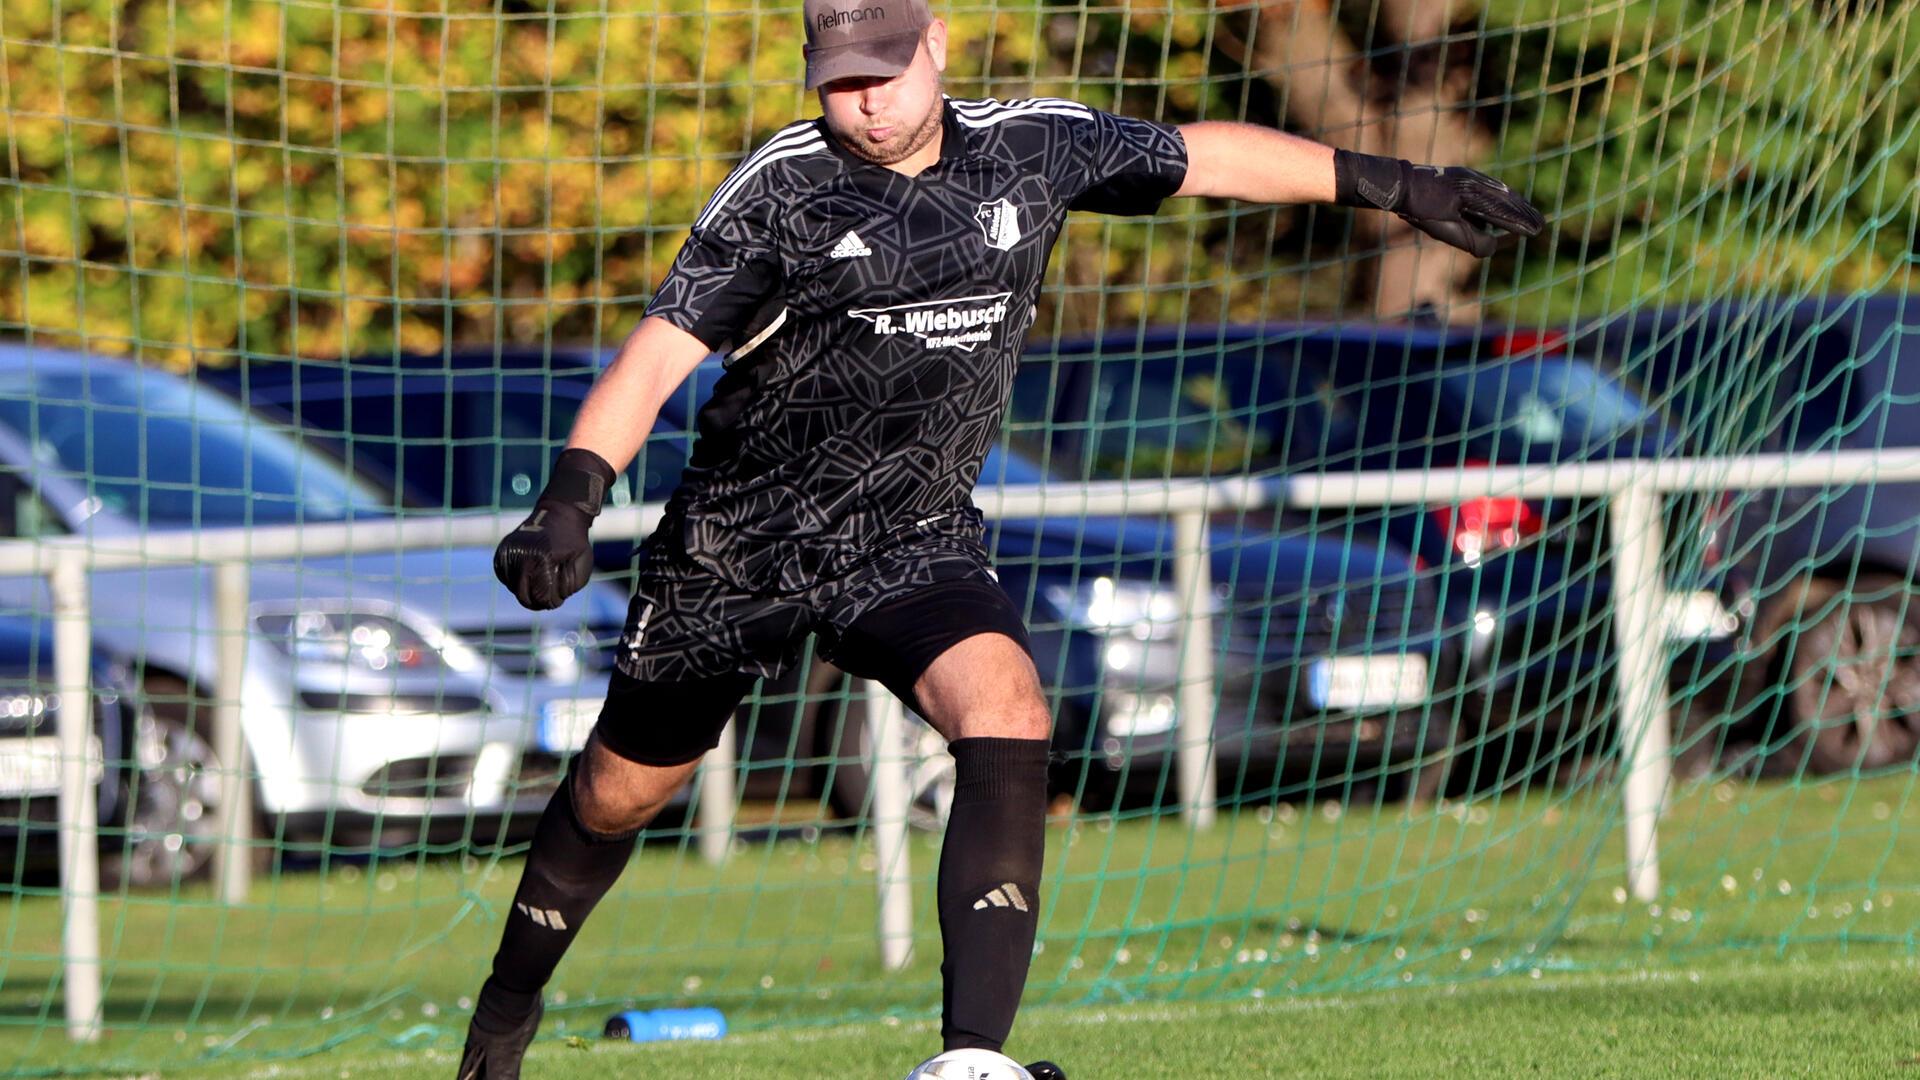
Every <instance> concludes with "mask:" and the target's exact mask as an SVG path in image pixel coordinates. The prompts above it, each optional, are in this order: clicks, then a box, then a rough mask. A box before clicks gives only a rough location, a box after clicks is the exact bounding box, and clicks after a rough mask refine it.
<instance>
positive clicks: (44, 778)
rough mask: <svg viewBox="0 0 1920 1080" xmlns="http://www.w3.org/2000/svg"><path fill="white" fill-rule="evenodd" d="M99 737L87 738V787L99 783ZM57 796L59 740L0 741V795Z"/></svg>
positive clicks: (100, 756)
mask: <svg viewBox="0 0 1920 1080" xmlns="http://www.w3.org/2000/svg"><path fill="white" fill-rule="evenodd" d="M102 756H103V755H102V754H101V750H100V737H99V736H98V735H89V736H87V783H89V784H97V783H99V782H100V776H101V771H102V768H103V762H102V760H101V759H102ZM59 793H60V740H59V738H58V737H56V736H52V735H35V736H29V737H27V738H24V739H0V795H28V796H31V795H57V794H59Z"/></svg>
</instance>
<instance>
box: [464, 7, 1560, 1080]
mask: <svg viewBox="0 0 1920 1080" xmlns="http://www.w3.org/2000/svg"><path fill="white" fill-rule="evenodd" d="M805 18H806V22H807V46H806V66H807V86H808V87H809V88H813V89H817V90H818V92H819V99H820V104H821V108H822V111H823V113H824V115H823V116H822V117H821V118H820V119H819V120H809V121H801V122H798V123H794V124H790V125H788V126H787V127H785V128H783V129H781V130H780V131H779V132H778V133H777V134H775V135H774V136H773V137H772V138H770V139H769V140H767V142H766V143H765V144H764V145H762V146H761V147H760V148H759V149H758V150H756V151H755V152H754V153H753V154H751V155H750V156H749V157H748V158H747V159H746V160H745V161H743V162H742V163H741V164H740V166H739V167H738V168H736V169H735V170H734V171H733V173H732V174H731V175H730V176H728V177H727V179H726V180H725V181H723V182H722V183H721V184H720V186H719V188H718V189H717V190H716V191H715V192H714V194H713V197H712V199H711V201H709V202H708V203H707V205H706V208H705V209H704V210H703V211H702V212H701V214H700V216H699V218H698V219H697V220H696V221H695V222H694V225H693V230H692V235H691V236H689V237H688V239H687V241H686V244H685V245H684V246H683V247H682V248H681V249H680V252H679V254H678V256H677V258H676V259H675V261H674V263H673V266H672V268H671V270H670V271H669V272H668V274H667V276H666V279H665V281H663V282H662V283H661V285H660V288H659V290H658V291H657V292H656V293H655V294H654V297H653V300H652V302H651V304H650V305H649V306H648V308H647V312H646V317H645V318H644V319H643V320H642V322H641V324H640V325H639V327H638V328H636V329H635V331H634V332H633V334H632V336H631V337H629V338H628V339H627V341H626V342H625V343H624V344H623V345H622V347H621V349H620V350H619V354H618V356H617V357H616V358H615V359H614V361H613V363H612V365H611V366H609V367H608V369H607V370H606V371H605V372H604V373H603V374H602V375H601V377H600V380H599V382H598V384H597V385H595V387H594V388H593V391H592V393H591V395H590V396H589V397H588V398H587V400H586V402H585V403H584V405H583V407H582V408H581V411H580V415H579V418H578V420H577V421H576V423H575V424H574V427H573V431H572V434H571V437H570V438H569V439H568V443H567V448H566V449H565V450H564V451H563V452H562V453H561V454H560V457H559V460H558V461H557V462H556V463H555V465H554V468H553V473H552V477H551V479H550V481H549V483H548V484H547V487H546V489H545V491H544V492H543V493H542V495H541V497H540V500H539V502H538V504H537V506H536V509H535V510H534V513H533V515H532V516H531V517H529V518H528V519H527V520H526V522H525V523H524V524H523V525H521V526H520V528H519V529H517V530H515V531H514V532H513V533H512V534H510V535H509V536H508V537H507V538H506V539H505V540H503V541H502V542H501V544H500V548H499V551H498V552H497V554H496V557H495V570H496V572H497V573H498V575H499V577H500V579H501V581H503V582H504V583H506V585H507V587H508V588H510V589H511V590H512V591H513V594H514V596H515V597H517V598H518V599H519V601H520V603H522V604H524V605H526V606H527V607H530V608H536V609H539V608H550V607H553V606H555V605H557V604H559V603H560V602H561V601H562V600H563V599H564V598H565V597H566V596H567V595H568V594H570V593H572V592H573V591H574V590H576V589H579V588H580V587H581V586H583V585H584V584H585V583H586V581H587V576H588V573H589V571H590V569H591V565H592V562H591V556H590V554H589V548H588V541H587V529H588V526H589V524H590V523H591V522H592V520H593V518H594V516H595V515H596V514H597V513H599V511H600V508H601V503H602V500H603V498H604V497H605V494H606V491H607V488H608V487H609V486H610V485H611V484H612V483H613V481H614V477H615V476H616V474H617V473H618V472H619V471H620V470H621V469H623V468H625V467H626V465H627V463H628V462H629V461H630V460H631V459H632V458H633V456H634V455H635V453H636V452H638V450H639V448H640V445H641V443H642V441H643V440H644V439H645V437H646V435H647V433H648V431H649V430H650V429H651V428H652V426H653V423H654V419H655V415H656V412H657V410H658V408H659V406H660V404H661V402H662V401H663V400H664V399H665V398H666V397H667V395H668V394H669V393H671V392H672V391H673V390H674V388H675V387H677V386H678V385H679V384H680V383H681V381H682V380H683V379H684V378H685V377H686V376H687V374H688V373H689V372H691V371H692V370H693V368H694V367H695V365H697V364H699V363H700V361H701V360H702V359H703V358H704V357H706V356H707V355H709V354H710V353H713V352H721V353H724V354H726V356H727V359H726V373H725V374H724V376H723V377H722V378H721V380H720V381H719V383H718V384H717V386H716V387H715V389H714V392H713V396H712V399H711V400H710V401H709V402H708V403H707V404H706V405H705V407H704V408H703V409H702V411H701V413H700V416H699V423H698V428H699V438H698V440H697V442H696V444H695V446H694V450H693V456H692V460H691V462H690V464H689V466H688V468H687V471H686V474H685V478H684V480H683V481H682V483H681V486H680V488H679V489H678V490H677V491H676V492H675V493H674V495H673V497H672V498H671V500H669V502H668V504H667V510H666V517H665V519H664V521H663V522H662V524H661V526H660V527H659V529H658V530H657V531H655V532H654V533H653V535H652V536H651V537H649V538H648V539H647V540H646V541H645V542H644V543H643V544H642V545H641V549H640V561H639V564H638V571H639V572H638V578H637V582H636V585H635V590H634V595H633V602H632V608H631V611H630V613H629V615H628V619H627V624H626V628H625V633H624V635H623V637H622V639H621V642H620V649H619V662H618V671H617V672H616V673H615V675H614V677H613V682H612V685H611V687H610V688H609V690H608V692H607V700H606V705H605V707H604V709H603V710H602V712H601V714H600V718H599V722H598V724H597V725H596V727H595V728H594V730H593V733H592V735H591V737H590V738H589V739H588V741H587V745H586V747H585V749H584V750H583V751H582V753H581V754H580V755H579V757H578V758H576V759H575V762H574V766H573V769H572V772H571V773H570V774H569V776H568V779H567V781H566V782H565V783H562V784H561V786H560V788H559V790H558V791H557V792H556V793H555V794H554V796H553V799H552V801H551V803H550V804H549V805H548V807H547V810H546V813H545V814H544V815H543V816H542V817H541V819H540V822H539V825H538V828H537V830H536V832H535V835H534V839H533V845H532V849H531V851H530V852H529V853H528V856H527V863H526V867H525V870H524V871H523V874H522V876H521V880H520V884H519V891H518V892H517V893H516V894H515V897H514V904H513V907H512V909H511V910H509V911H508V913H507V916H506V919H507V924H506V929H505V932H504V934H503V936H502V941H501V943H500V948H499V951H498V953H497V954H496V955H495V957H494V960H493V970H492V974H491V976H490V977H489V978H488V979H487V980H486V983H485V985H484V986H483V987H482V989H481V991H480V995H479V998H478V1001H477V1003H476V1005H475V1008H474V1016H473V1020H472V1025H471V1028H470V1030H469V1035H468V1041H467V1045H466V1050H465V1053H464V1055H463V1059H462V1061H461V1065H460V1073H459V1075H460V1076H461V1077H462V1078H505V1077H515V1076H518V1075H519V1068H520V1060H521V1057H522V1055H523V1054H524V1052H525V1049H526V1046H527V1044H528V1043H529V1041H531V1039H532V1038H533V1034H534V1032H535V1030H536V1028H537V1027H538V1025H539V1022H540V1014H541V1004H540V1000H541V999H540V995H541V988H542V987H543V986H545V985H546V983H547V980H548V978H549V977H550V976H551V975H552V973H553V970H554V966H555V965H556V964H557V963H559V960H560V957H561V956H562V954H564V953H565V952H566V949H567V946H568V944H569V943H570V942H571V941H572V940H573V938H574V935H575V934H577V933H578V932H579V930H580V926H581V924H582V923H584V922H585V921H586V918H587V915H588V913H589V912H591V911H592V910H593V907H594V904H595V903H597V902H598V901H599V899H600V897H601V896H603V895H604V894H605V893H606V892H607V890H608V889H609V888H611V887H612V885H613V883H614V880H615V879H616V878H618V877H619V876H620V872H621V869H622V868H623V867H624V866H625V865H626V863H627V860H628V858H629V856H630V855H631V853H632V851H633V848H634V837H635V835H636V834H637V833H638V832H639V830H640V829H641V827H642V826H644V825H645V824H646V823H647V822H648V820H650V819H651V818H652V817H653V816H654V814H655V813H656V812H657V811H658V810H659V809H660V808H661V807H662V806H663V805H665V804H666V803H667V801H668V800H669V799H670V798H671V797H672V796H673V795H674V794H675V793H676V792H677V791H678V790H679V789H680V787H681V786H682V785H684V784H685V783H686V782H687V780H688V778H689V777H690V776H691V775H692V774H693V771H694V767H695V764H696V763H697V762H698V761H699V759H700V757H701V755H702V754H704V753H705V752H706V751H708V750H709V749H712V748H713V747H714V746H715V745H716V743H717V742H718V740H719V738H720V735H721V731H722V728H723V727H724V725H725V724H726V722H727V719H728V718H729V717H730V716H731V715H732V713H733V711H734V709H735V707H736V706H737V705H738V704H739V702H740V701H741V699H742V698H743V697H744V696H745V695H746V694H747V693H748V692H749V691H750V690H751V689H752V687H753V685H754V682H755V680H757V679H759V678H761V677H763V676H772V675H775V674H778V673H779V672H780V671H781V670H782V669H783V668H785V667H787V666H788V665H791V664H792V663H794V662H795V660H796V658H797V656H798V654H799V651H800V648H801V645H802V644H803V643H804V640H805V638H806V636H807V635H808V634H814V635H817V637H818V650H819V652H820V654H821V655H822V656H824V657H826V658H827V659H829V660H831V661H832V662H834V663H835V664H837V665H839V666H840V667H841V668H843V669H844V670H846V671H848V672H850V673H852V674H854V675H857V676H860V677H863V678H873V679H878V680H880V681H881V682H882V683H883V684H885V685H886V686H887V688H888V689H889V690H891V691H892V692H893V693H895V694H897V695H898V696H899V697H900V698H901V699H903V700H904V701H905V702H907V704H908V705H910V706H911V707H912V708H913V709H914V710H915V711H916V712H917V713H919V714H920V715H921V716H923V717H925V718H926V720H927V722H928V723H930V724H931V725H933V727H934V728H935V729H936V730H938V731H939V732H940V733H941V734H942V735H943V736H945V737H946V738H947V739H948V740H949V743H948V745H949V748H950V749H951V751H952V753H953V759H954V764H955V771H956V776H955V793H954V798H953V805H952V812H951V816H950V818H949V819H948V824H947V833H946V842H945V845H944V847H943V848H942V851H941V855H940V866H939V878H938V884H937V894H938V911H939V920H940V933H941V939H942V942H943V944H944V948H945V962H944V963H943V965H942V966H941V970H940V974H941V982H942V985H943V988H944V994H943V998H942V1006H943V1013H942V1016H943V1022H942V1027H941V1037H942V1040H943V1042H944V1044H945V1048H947V1049H957V1048H961V1047H981V1048H986V1049H991V1050H996V1051H997V1050H999V1049H1000V1047H1001V1045H1002V1043H1003V1042H1004V1041H1005V1040H1006V1038H1007V1034H1008V1032H1009V1030H1010V1029H1011V1028H1012V1025H1013V1018H1014V1012H1015V1009H1016V1008H1017V1007H1018V1005H1019V1002H1020V993H1021V989H1022V987H1023V986H1024V985H1025V982H1026V977H1027V965H1028V961H1029V959H1030V957H1031V955H1032V951H1033V940H1034V932H1035V928H1036V926H1037V923H1038V917H1039V910H1038V901H1039V897H1040V872H1041V856H1042V853H1043V850H1044V846H1045V845H1044V836H1045V812H1046V787H1047V761H1048V732H1049V730H1050V725H1051V717H1050V716H1049V713H1048V710H1047V706H1046V704H1045V702H1044V700H1043V698H1042V696H1041V690H1040V682H1039V679H1038V678H1037V676H1036V674H1035V671H1034V665H1033V662H1032V660H1031V658H1030V656H1029V650H1028V646H1027V636H1026V631H1025V628H1024V627H1023V625H1022V623H1021V618H1020V613H1019V611H1018V610H1017V609H1016V608H1015V606H1014V605H1013V604H1012V603H1011V602H1010V601H1009V599H1008V597H1007V595H1006V594H1005V593H1004V592H1002V591H1001V589H1000V588H999V587H998V585H997V582H996V578H995V577H994V573H993V570H992V567H991V565H990V563H989V560H988V556H987V552H986V549H985V547H984V545H983V532H984V529H983V525H982V520H981V516H980V514H979V512H978V511H977V510H975V509H974V508H973V506H972V502H971V498H970V495H971V492H972V490H973V486H974V482H975V479H976V478H977V476H978V474H979V470H980V465H981V461H982V459H983V458H984V456H985V454H986V452H987V448H988V446H989V445H991V444H992V442H993V441H994V439H995V437H996V436H997V435H998V434H999V431H1000V419H1001V413H1002V411H1003V410H1004V408H1005V407H1006V402H1007V397H1008V394H1009V392H1010V387H1011V384H1012V380H1013V375H1014V368H1015V365H1016V364H1018V363H1019V359H1020V352H1021V347H1022V343H1023V342H1024V340H1025V338H1026V333H1027V329H1028V327H1029V325H1030V324H1031V322H1032V320H1033V317H1034V306H1033V304H1034V298H1035V296H1036V294H1037V293H1038V292H1039V289H1040V281H1041V275H1042V272H1043V271H1044V269H1045V267H1046V265H1047V257H1048V254H1049V252H1050V251H1051V250H1052V248H1053V245H1054V242H1055V240H1057V239H1058V238H1059V235H1060V230H1061V227H1062V225H1063V223H1064V222H1065V220H1066V214H1067V211H1069V210H1092V211H1096V212H1101V213H1108V214H1146V213H1151V212H1153V211H1154V210H1155V208H1157V207H1158V206H1159V205H1160V203H1161V201H1162V200H1164V199H1166V198H1168V197H1170V196H1188V195H1194V196H1212V197H1224V198H1235V199H1245V200H1251V201H1255V202H1264V203H1329V202H1332V203H1339V204H1342V205H1346V206H1357V207H1371V208H1375V209H1380V210H1386V211H1391V212H1394V213H1398V214H1400V215H1402V216H1403V217H1405V218H1406V219H1407V220H1408V221H1409V222H1411V223H1412V224H1413V225H1414V226H1415V227H1417V228H1419V229H1421V230H1422V231H1424V232H1426V233H1428V234H1429V235H1432V236H1434V237H1437V238H1439V239H1440V240H1443V241H1445V242H1446V243H1448V244H1452V245H1454V246H1456V247H1459V248H1462V249H1464V250H1466V251H1469V252H1471V253H1473V254H1474V255H1477V256H1485V255H1487V254H1489V253H1491V252H1492V251H1493V249H1494V243H1495V237H1496V236H1497V235H1498V234H1499V233H1498V231H1499V230H1506V231H1511V232H1520V233H1525V234H1528V235H1532V234H1534V233H1535V232H1537V231H1538V230H1539V229H1540V228H1541V226H1542V224H1543V221H1542V219H1541V217H1540V215H1539V213H1538V212H1537V211H1535V210H1534V208H1533V207H1532V206H1530V205H1528V203H1527V201H1526V200H1525V199H1523V198H1521V197H1520V196H1518V195H1516V194H1514V193H1512V192H1511V191H1509V190H1508V189H1507V188H1506V186H1505V185H1503V184H1501V183H1499V182H1498V181H1496V180H1494V179H1492V178H1490V177H1487V176H1484V175H1482V174H1480V173H1477V172H1474V171H1473V170H1471V169H1463V168H1435V167H1432V166H1425V165H1413V164H1410V163H1408V162H1405V161H1399V160H1395V159H1390V158H1380V157H1370V156H1366V155H1361V154H1351V153H1347V152H1344V151H1335V150H1333V149H1330V148H1328V147H1326V146H1322V145H1320V144H1318V143H1314V142H1310V141H1308V140H1305V139H1300V138H1295V137H1293V136H1290V135H1286V134H1283V133H1281V132H1277V131H1273V130H1269V129H1265V128H1259V127H1254V126H1250V125H1245V124H1236V123H1221V122H1203V123H1196V124H1188V125H1183V126H1180V127H1173V126H1168V125H1163V124H1157V123H1151V122H1148V121H1144V120H1133V119H1127V118H1124V117H1120V116H1115V115H1111V114H1108V113H1104V112H1101V111H1098V110H1095V109H1091V108H1088V107H1087V106H1084V105H1080V104H1077V103H1075V102H1071V101H1063V100H1033V101H1012V102H999V101H984V100H983V101H963V100H958V99H949V98H947V97H945V96H944V95H943V94H942V93H941V72H942V70H943V69H944V68H945V67H946V60H947V44H948V43H947V30H946V26H945V24H944V23H943V22H941V21H940V20H938V19H934V18H932V17H931V16H930V14H929V12H928V10H927V8H926V5H925V2H924V0H807V2H806V4H805Z"/></svg>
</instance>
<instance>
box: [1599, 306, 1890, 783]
mask: <svg viewBox="0 0 1920 1080" xmlns="http://www.w3.org/2000/svg"><path fill="white" fill-rule="evenodd" d="M1579 344H1580V347H1581V348H1582V349H1583V350H1585V351H1590V352H1594V353H1599V354H1602V355H1605V356H1607V357H1609V358H1611V360H1612V361H1613V362H1615V363H1617V364H1619V365H1620V366H1621V367H1623V368H1625V369H1627V370H1630V371H1633V372H1635V373H1637V374H1638V375H1639V377H1640V378H1641V379H1642V380H1643V381H1644V382H1645V383H1646V385H1647V386H1648V388H1649V390H1650V392H1651V393H1653V394H1654V395H1655V396H1656V397H1658V398H1659V399H1660V400H1661V401H1662V402H1663V403H1664V404H1665V406H1666V410H1667V411H1668V412H1669V413H1670V414H1672V415H1673V416H1675V417H1676V418H1677V419H1678V420H1680V421H1681V422H1682V423H1683V426H1684V427H1685V429H1686V432H1687V437H1688V444H1689V446H1691V447H1692V448H1693V449H1695V450H1697V451H1699V452H1703V453H1710V454H1748V453H1771V454H1782V453H1784V454H1794V455H1803V456H1810V457H1817V456H1818V455H1822V454H1826V453H1831V452H1836V451H1875V450H1882V449H1891V450H1895V451H1896V453H1895V455H1893V456H1910V455H1911V451H1912V448H1915V447H1920V296H1909V295H1897V294H1896V295H1887V296H1829V297H1815V298H1810V299H1806V298H1793V297H1782V298H1771V297H1759V298H1751V299H1746V300H1742V301H1730V302H1720V303H1713V304H1701V305H1690V306H1679V307H1672V308H1661V309H1654V310H1649V311H1644V312H1636V313H1634V314H1632V315H1629V316H1622V317H1619V318H1615V319H1607V320H1601V321H1599V322H1597V323H1595V324H1594V325H1592V326H1590V327H1587V328H1584V330H1583V332H1582V333H1581V335H1580V338H1579ZM1722 516H1723V518H1724V524H1723V526H1722V530H1721V531H1722V535H1721V537H1720V547H1721V549H1722V550H1723V551H1724V553H1725V556H1724V557H1725V559H1726V561H1727V562H1728V563H1729V564H1731V566H1732V567H1733V571H1734V573H1736V574H1738V575H1739V576H1740V577H1741V578H1742V579H1743V580H1744V581H1745V582H1746V583H1747V584H1748V588H1749V589H1750V591H1751V595H1752V596H1753V598H1754V604H1753V607H1754V614H1753V617H1752V620H1751V629H1750V632H1749V633H1747V634H1746V635H1745V636H1744V637H1743V640H1742V642H1741V648H1740V650H1739V652H1738V653H1737V654H1736V655H1735V656H1734V657H1732V658H1731V659H1730V661H1728V662H1727V663H1725V664H1722V665H1721V668H1722V669H1723V670H1724V671H1725V672H1727V673H1728V680H1727V681H1729V682H1731V684H1732V689H1731V693H1730V695H1729V697H1728V700H1727V701H1726V703H1725V713H1726V715H1727V716H1728V717H1729V718H1730V719H1731V720H1732V721H1733V722H1734V724H1735V725H1736V727H1737V728H1738V730H1739V732H1740V734H1741V736H1742V737H1743V738H1744V739H1746V740H1747V741H1749V742H1750V744H1751V745H1753V746H1754V747H1756V748H1757V749H1758V750H1759V751H1760V752H1762V753H1763V754H1768V755H1770V756H1771V757H1772V758H1773V759H1774V760H1775V761H1776V762H1777V763H1779V764H1780V765H1781V767H1784V768H1794V769H1797V768H1800V767H1801V766H1802V765H1803V764H1804V766H1805V767H1806V768H1809V769H1811V770H1814V771H1818V772H1834V771H1844V770H1852V769H1873V768H1888V767H1904V766H1906V765H1908V764H1910V763H1911V762H1913V761H1914V759H1915V757H1916V756H1917V755H1920V604H1917V603H1916V602H1915V598H1914V596H1913V595H1912V593H1913V587H1914V581H1915V577H1916V573H1920V483H1915V482H1912V481H1882V482H1869V483H1860V484H1851V483H1843V484H1831V485H1826V486H1822V487H1794V488H1778V489H1764V490H1759V491H1753V492H1741V493H1733V494H1732V497H1731V498H1730V500H1729V504H1728V505H1727V506H1726V507H1725V511H1724V513H1723V515H1722Z"/></svg>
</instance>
